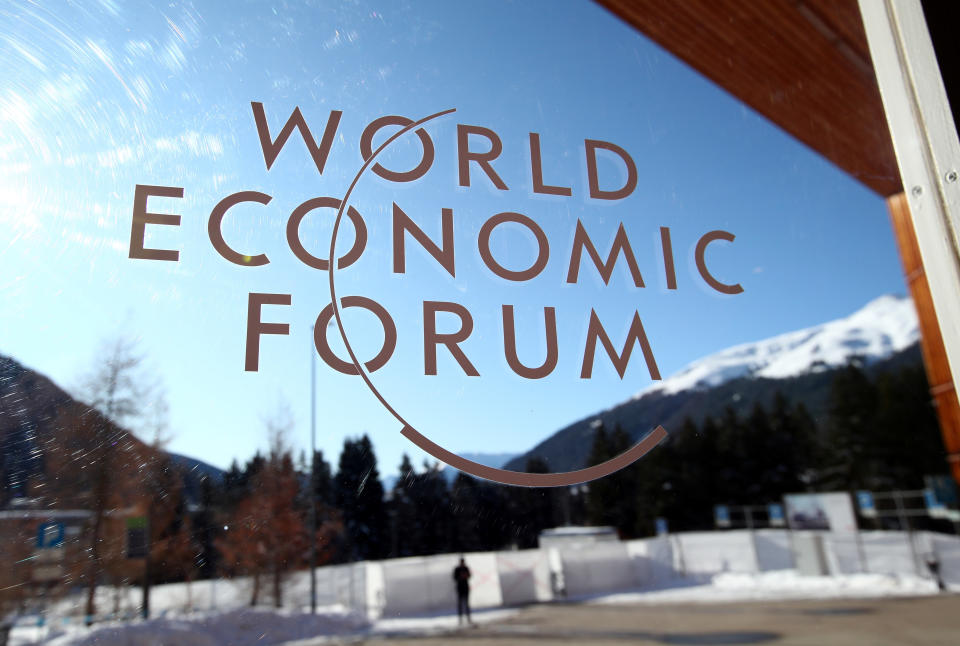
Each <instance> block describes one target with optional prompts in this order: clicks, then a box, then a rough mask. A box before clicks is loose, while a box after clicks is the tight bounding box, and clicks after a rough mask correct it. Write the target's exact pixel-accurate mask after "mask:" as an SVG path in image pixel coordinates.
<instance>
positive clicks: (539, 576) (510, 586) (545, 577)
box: [496, 550, 554, 606]
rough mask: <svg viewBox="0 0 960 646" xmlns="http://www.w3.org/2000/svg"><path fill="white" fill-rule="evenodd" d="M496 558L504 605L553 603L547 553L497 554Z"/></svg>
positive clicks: (536, 551) (537, 551) (532, 551)
mask: <svg viewBox="0 0 960 646" xmlns="http://www.w3.org/2000/svg"><path fill="white" fill-rule="evenodd" d="M496 557H497V572H498V574H499V576H500V597H501V599H502V600H503V603H504V605H508V606H511V605H517V604H521V603H533V602H535V601H550V600H551V599H553V596H554V589H553V588H554V583H553V578H552V575H551V572H550V563H549V558H548V557H547V550H523V551H522V552H498V553H497V555H496Z"/></svg>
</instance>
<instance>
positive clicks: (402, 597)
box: [377, 552, 503, 616]
mask: <svg viewBox="0 0 960 646" xmlns="http://www.w3.org/2000/svg"><path fill="white" fill-rule="evenodd" d="M464 558H465V559H466V562H467V567H469V568H470V574H471V577H470V607H471V608H493V607H497V606H502V605H503V597H502V596H501V594H500V577H499V572H498V570H497V558H496V554H494V553H493V552H484V553H474V554H465V555H464ZM459 562H460V556H459V555H454V554H443V555H438V556H424V557H415V558H406V559H391V560H389V561H381V562H380V563H378V564H377V565H378V567H379V568H381V570H382V572H383V603H382V611H381V612H382V614H383V615H384V616H393V615H410V614H425V613H432V612H440V611H444V612H450V611H456V608H457V592H456V585H455V583H454V580H453V569H454V568H455V567H456V566H457V564H458V563H459Z"/></svg>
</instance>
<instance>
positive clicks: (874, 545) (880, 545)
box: [860, 532, 930, 576]
mask: <svg viewBox="0 0 960 646" xmlns="http://www.w3.org/2000/svg"><path fill="white" fill-rule="evenodd" d="M860 540H861V542H862V545H863V554H864V559H865V560H866V562H867V563H866V566H867V567H866V569H867V571H868V572H875V573H877V574H917V575H920V576H925V575H926V574H927V571H926V566H925V565H924V564H923V554H924V553H929V551H930V549H929V541H925V540H924V537H923V536H922V535H921V534H920V533H916V532H915V533H914V534H913V535H912V536H911V535H910V534H907V533H906V532H861V534H860ZM911 540H912V541H913V549H912V550H911V547H910V541H911ZM914 552H915V553H916V555H917V560H918V561H920V562H919V563H918V562H916V561H914V556H913V555H914Z"/></svg>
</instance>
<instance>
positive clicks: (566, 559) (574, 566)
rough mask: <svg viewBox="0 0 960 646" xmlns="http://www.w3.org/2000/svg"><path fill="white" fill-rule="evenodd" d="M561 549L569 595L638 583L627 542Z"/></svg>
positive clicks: (633, 585) (564, 578)
mask: <svg viewBox="0 0 960 646" xmlns="http://www.w3.org/2000/svg"><path fill="white" fill-rule="evenodd" d="M558 551H559V552H560V561H561V563H562V565H563V582H564V586H565V588H566V592H567V596H570V597H579V596H584V595H590V594H598V593H602V592H611V591H616V590H626V589H628V588H634V587H636V586H637V582H636V579H635V578H634V574H633V564H632V563H631V560H630V557H629V555H628V554H627V546H626V545H625V544H624V543H596V544H594V545H591V546H589V547H584V548H581V549H563V550H558Z"/></svg>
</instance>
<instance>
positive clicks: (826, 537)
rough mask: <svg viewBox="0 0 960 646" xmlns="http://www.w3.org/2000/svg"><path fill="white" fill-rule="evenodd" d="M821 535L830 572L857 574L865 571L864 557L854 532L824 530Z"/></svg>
mask: <svg viewBox="0 0 960 646" xmlns="http://www.w3.org/2000/svg"><path fill="white" fill-rule="evenodd" d="M821 536H823V548H824V553H825V556H826V557H827V567H828V569H829V572H830V574H857V573H858V572H864V571H865V568H864V565H865V564H864V561H865V558H864V556H863V554H862V552H861V548H860V545H859V544H858V542H857V541H858V539H857V535H856V534H839V533H830V532H824V533H822V534H821Z"/></svg>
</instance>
